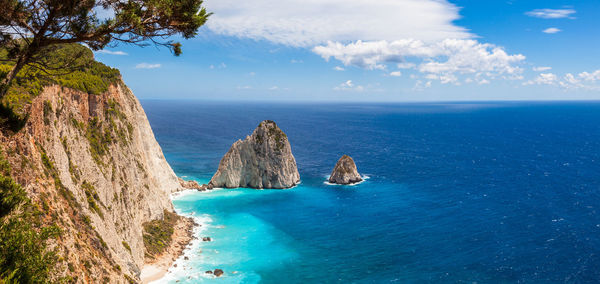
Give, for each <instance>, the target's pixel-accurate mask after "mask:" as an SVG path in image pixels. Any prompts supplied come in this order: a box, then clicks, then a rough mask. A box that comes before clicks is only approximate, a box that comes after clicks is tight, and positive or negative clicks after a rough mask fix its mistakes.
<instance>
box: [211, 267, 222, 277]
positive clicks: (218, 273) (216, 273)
mask: <svg viewBox="0 0 600 284" xmlns="http://www.w3.org/2000/svg"><path fill="white" fill-rule="evenodd" d="M213 274H214V275H215V276H217V277H219V276H221V275H223V270H221V269H218V268H217V269H215V271H214V272H213Z"/></svg>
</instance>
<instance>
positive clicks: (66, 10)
mask: <svg viewBox="0 0 600 284" xmlns="http://www.w3.org/2000/svg"><path fill="white" fill-rule="evenodd" d="M202 2H203V1H202V0H0V11H1V12H0V47H3V48H4V49H6V51H7V57H8V58H7V60H10V61H11V63H12V64H13V67H12V69H11V70H10V71H9V72H8V73H7V74H6V75H5V77H4V78H3V79H2V82H1V83H0V99H2V98H3V97H4V95H5V94H6V92H7V91H8V89H9V87H10V84H11V82H12V81H13V79H14V78H15V77H16V76H17V74H18V73H19V71H20V70H21V69H23V67H24V66H27V65H28V66H32V67H38V68H43V67H44V63H43V62H44V60H43V59H44V57H43V55H44V53H46V52H48V50H49V49H53V48H57V47H60V46H61V45H64V44H69V43H84V44H86V45H87V46H88V47H89V48H91V49H92V50H101V49H103V48H105V47H106V46H114V45H117V44H118V43H126V44H135V45H139V46H145V45H149V44H154V45H157V46H165V47H168V48H169V49H170V50H171V51H172V52H173V53H174V54H175V55H176V56H177V55H179V54H181V44H180V43H178V42H173V41H171V40H169V39H168V38H169V37H170V36H173V35H181V36H182V37H183V38H185V39H189V38H192V37H194V36H195V35H196V34H197V31H198V29H199V28H200V27H201V26H202V25H204V23H206V20H207V19H208V17H209V16H210V15H211V13H208V12H207V11H206V9H205V8H204V7H202ZM99 14H102V15H103V16H99ZM74 57H77V55H74Z"/></svg>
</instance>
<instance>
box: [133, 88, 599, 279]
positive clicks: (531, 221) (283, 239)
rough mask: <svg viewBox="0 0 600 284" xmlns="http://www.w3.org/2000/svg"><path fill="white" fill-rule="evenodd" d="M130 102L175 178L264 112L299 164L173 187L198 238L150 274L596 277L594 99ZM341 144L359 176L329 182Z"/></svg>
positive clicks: (194, 169) (215, 159) (202, 167)
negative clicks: (195, 186)
mask: <svg viewBox="0 0 600 284" xmlns="http://www.w3.org/2000/svg"><path fill="white" fill-rule="evenodd" d="M142 104H143V107H144V109H145V111H146V114H147V116H148V118H149V120H150V123H151V126H152V129H153V131H154V134H155V136H156V139H157V140H158V142H159V143H160V145H161V147H162V150H163V152H164V154H165V157H166V159H167V161H168V162H169V163H170V164H171V166H172V168H173V170H174V171H175V172H176V174H177V175H178V176H180V177H183V178H184V179H188V180H196V181H198V182H200V183H206V182H208V181H209V180H210V178H211V176H212V174H213V173H214V172H215V171H216V170H217V167H218V164H219V161H220V159H221V157H222V156H223V155H224V154H225V153H226V152H227V150H228V149H229V147H230V146H231V144H232V143H234V142H235V141H237V140H238V139H244V138H245V137H246V136H247V135H250V134H251V133H252V131H253V130H254V128H255V127H256V126H257V125H258V124H259V123H260V122H261V121H262V120H265V119H270V120H274V121H275V122H276V123H277V124H278V126H279V127H280V128H281V129H282V130H283V131H284V132H285V133H286V134H287V136H288V138H289V142H290V143H291V147H292V152H293V154H294V156H295V158H296V161H297V164H298V170H299V172H300V177H301V184H300V185H298V186H296V187H294V188H291V189H287V190H254V189H242V188H238V189H217V190H212V191H207V192H196V191H187V192H182V193H179V194H176V195H174V196H173V203H174V205H175V209H176V211H177V212H179V213H180V214H183V215H188V216H192V217H194V218H196V220H197V222H198V223H199V224H200V225H201V226H200V227H197V229H196V231H195V234H196V236H197V237H199V238H200V239H198V240H195V241H194V242H193V243H192V244H191V246H190V247H189V248H188V249H187V250H186V252H185V256H182V257H181V258H179V259H178V260H177V261H176V265H177V266H176V267H175V266H174V267H172V268H171V269H170V270H169V273H168V274H167V275H166V276H165V277H164V278H163V279H161V280H159V281H158V282H157V283H599V282H600V214H599V213H600V212H599V210H600V103H599V102H576V103H575V102H547V103H542V102H501V103H498V102H461V103H403V104H400V103H398V104H383V103H382V104H375V103H373V104H365V103H360V104H359V103H352V104H342V103H319V104H316V103H315V104H310V103H264V102H260V103H259V102H252V103H241V102H236V103H231V102H204V101H176V100H173V101H169V100H143V101H142ZM344 154H347V155H350V156H351V157H352V158H354V161H355V162H356V164H357V167H358V171H359V172H360V173H361V175H363V177H364V178H365V181H364V182H363V183H360V184H357V185H353V186H341V185H330V184H327V183H326V180H327V177H328V175H329V174H330V173H331V170H332V169H333V167H334V165H335V163H336V162H337V160H338V159H339V158H340V157H341V156H342V155H344ZM202 237H211V239H212V241H211V242H203V241H202V240H201V238H202ZM217 268H218V269H222V270H223V271H224V272H225V273H224V275H223V276H221V277H219V278H215V277H214V276H213V275H211V274H208V273H206V271H208V270H214V269H217Z"/></svg>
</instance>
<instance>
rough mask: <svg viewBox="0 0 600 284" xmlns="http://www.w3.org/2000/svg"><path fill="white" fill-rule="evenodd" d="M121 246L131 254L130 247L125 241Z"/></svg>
mask: <svg viewBox="0 0 600 284" xmlns="http://www.w3.org/2000/svg"><path fill="white" fill-rule="evenodd" d="M122 244H123V247H124V248H125V249H126V250H128V251H129V253H131V247H130V246H129V244H128V243H127V242H126V241H123V242H122Z"/></svg>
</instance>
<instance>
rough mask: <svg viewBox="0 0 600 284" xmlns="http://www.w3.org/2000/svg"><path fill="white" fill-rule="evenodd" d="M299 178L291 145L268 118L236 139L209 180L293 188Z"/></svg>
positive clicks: (221, 183)
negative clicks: (242, 139)
mask: <svg viewBox="0 0 600 284" xmlns="http://www.w3.org/2000/svg"><path fill="white" fill-rule="evenodd" d="M299 182H300V174H299V173H298V167H297V166H296V159H295V158H294V155H292V148H291V147H290V143H289V141H288V139H287V135H285V133H283V131H282V130H281V129H279V127H277V124H275V122H273V121H269V120H265V121H263V122H261V123H260V124H259V125H258V127H257V128H256V129H255V130H254V132H253V133H252V135H250V136H247V137H246V139H245V140H244V141H241V140H238V141H237V142H235V143H233V145H232V146H231V148H230V149H229V151H228V152H227V153H226V154H225V156H224V157H223V158H222V159H221V162H220V163H219V169H218V170H217V172H216V173H215V175H214V176H213V177H212V179H211V180H210V183H209V185H211V186H214V187H226V188H235V187H250V188H258V189H263V188H277V189H283V188H290V187H292V186H294V185H296V184H298V183H299Z"/></svg>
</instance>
